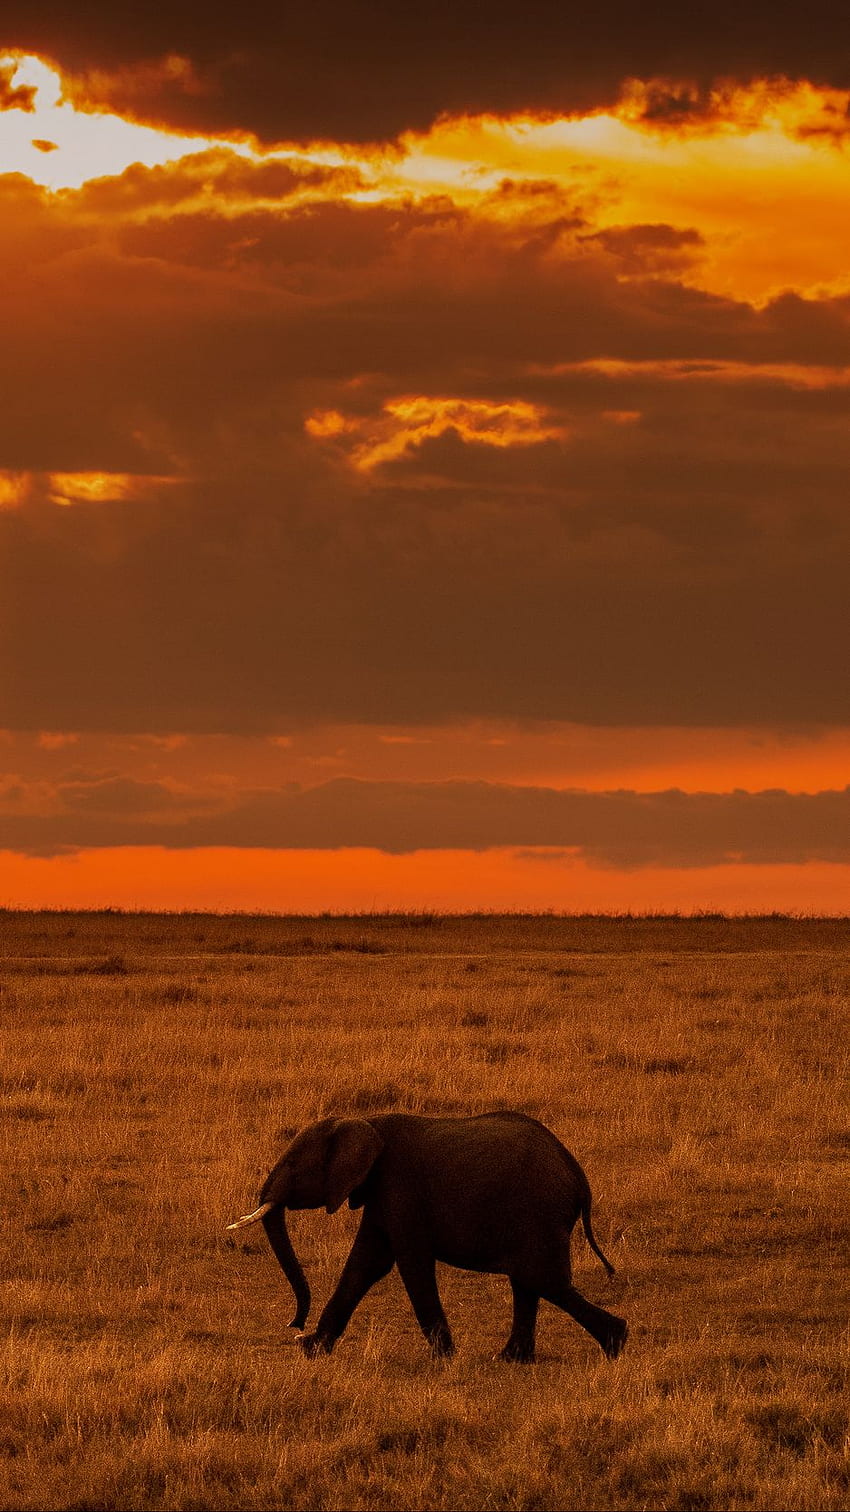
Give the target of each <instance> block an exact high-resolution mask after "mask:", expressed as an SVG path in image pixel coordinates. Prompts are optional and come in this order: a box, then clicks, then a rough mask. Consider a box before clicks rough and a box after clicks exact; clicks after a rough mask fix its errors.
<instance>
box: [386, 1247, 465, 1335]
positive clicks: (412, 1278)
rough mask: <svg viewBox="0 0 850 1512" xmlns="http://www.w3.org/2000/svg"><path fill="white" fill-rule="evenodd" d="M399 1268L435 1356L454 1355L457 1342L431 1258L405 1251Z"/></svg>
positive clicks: (401, 1256) (399, 1256)
mask: <svg viewBox="0 0 850 1512" xmlns="http://www.w3.org/2000/svg"><path fill="white" fill-rule="evenodd" d="M398 1269H399V1274H400V1276H401V1279H402V1281H403V1282H404V1285H405V1287H406V1290H407V1295H408V1296H409V1298H410V1300H411V1302H412V1304H413V1311H414V1312H415V1314H416V1321H417V1322H418V1324H419V1327H420V1328H421V1329H422V1332H423V1333H424V1335H425V1337H426V1339H427V1340H428V1343H429V1344H430V1346H431V1349H432V1351H433V1353H434V1354H435V1355H452V1354H454V1352H455V1346H454V1340H453V1339H452V1334H451V1329H450V1328H449V1325H448V1321H447V1319H446V1315H445V1313H444V1312H443V1304H442V1303H441V1301H440V1293H439V1292H438V1290H437V1267H436V1261H435V1260H434V1258H433V1256H432V1255H429V1254H427V1253H424V1252H422V1251H420V1250H414V1249H405V1251H404V1252H403V1253H400V1254H399V1255H398Z"/></svg>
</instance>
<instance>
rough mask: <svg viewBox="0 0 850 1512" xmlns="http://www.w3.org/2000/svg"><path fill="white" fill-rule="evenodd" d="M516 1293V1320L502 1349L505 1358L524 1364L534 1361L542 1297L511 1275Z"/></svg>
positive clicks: (530, 1363)
mask: <svg viewBox="0 0 850 1512" xmlns="http://www.w3.org/2000/svg"><path fill="white" fill-rule="evenodd" d="M510 1283H511V1291H512V1292H513V1294H514V1321H513V1327H512V1329H511V1336H510V1338H509V1339H508V1342H507V1344H506V1345H505V1347H504V1349H503V1350H502V1359H503V1360H515V1361H517V1362H518V1363H519V1364H522V1365H532V1364H533V1363H534V1335H535V1330H536V1328H537V1308H538V1306H539V1303H540V1298H539V1296H538V1294H537V1292H536V1291H532V1290H530V1289H529V1288H528V1287H527V1286H520V1284H519V1282H518V1281H515V1280H514V1278H513V1276H511V1277H510Z"/></svg>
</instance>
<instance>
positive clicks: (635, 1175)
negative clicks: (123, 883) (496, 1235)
mask: <svg viewBox="0 0 850 1512" xmlns="http://www.w3.org/2000/svg"><path fill="white" fill-rule="evenodd" d="M0 947H2V956H3V959H2V961H0V1011H2V1016H3V1059H2V1068H0V1092H2V1106H3V1112H4V1117H3V1121H2V1123H3V1137H4V1143H5V1147H4V1151H3V1166H2V1169H3V1182H4V1190H3V1210H4V1220H5V1221H4V1230H5V1235H6V1242H5V1246H4V1249H5V1254H4V1265H3V1276H2V1306H3V1312H4V1322H5V1329H4V1338H5V1345H4V1347H3V1352H2V1374H0V1505H1V1506H3V1507H4V1508H6V1507H8V1508H36V1507H45V1508H77V1509H84V1508H89V1509H101V1508H103V1509H109V1508H116V1509H120V1508H140V1509H141V1508H143V1509H147V1508H174V1509H204V1512H206V1509H219V1508H221V1509H231V1508H281V1507H283V1508H293V1509H294V1508H299V1509H300V1508H346V1507H352V1508H369V1509H371V1508H398V1507H401V1508H416V1509H418V1508H425V1509H431V1508H434V1509H438V1508H439V1509H442V1508H449V1507H458V1508H488V1509H490V1508H492V1509H498V1508H518V1509H521V1508H528V1509H532V1508H533V1509H538V1508H540V1509H546V1508H565V1509H572V1508H591V1507H599V1508H658V1509H668V1508H670V1509H703V1508H704V1509H713V1508H717V1509H735V1508H747V1509H750V1508H752V1509H762V1508H763V1509H767V1508H777V1507H788V1508H792V1507H793V1508H801V1509H802V1508H806V1509H808V1508H812V1509H814V1508H818V1509H820V1508H823V1509H836V1512H837V1509H841V1508H846V1507H847V1505H848V1502H849V1501H850V1457H848V1438H847V1396H846V1389H847V1379H846V1367H847V1359H848V1349H847V1346H848V1342H850V1340H848V1317H847V1301H848V1288H847V1270H846V1260H847V1237H848V1223H847V1206H846V1196H847V1185H846V1179H847V1169H848V1156H850V1134H849V1133H848V1123H850V1120H848V1117H847V1113H848V1107H847V1095H846V1089H847V1055H848V1049H847V1047H848V1041H850V1036H848V1012H847V1007H848V997H850V925H848V923H847V922H846V921H818V920H804V919H802V920H783V919H764V920H757V919H753V920H746V919H736V920H723V919H718V918H705V919H693V920H690V919H681V920H676V919H661V918H658V919H647V920H640V919H632V918H625V919H619V920H599V919H585V920H575V919H564V920H561V919H557V918H546V917H542V918H536V919H522V918H519V917H511V918H498V917H486V916H485V917H480V918H460V919H443V918H439V917H438V918H432V917H430V916H428V915H421V916H413V917H407V918H405V917H396V918H386V919H381V918H377V917H376V918H365V917H361V918H351V919H336V918H327V919H315V918H310V919H275V918H268V917H264V918H248V917H226V916H220V917H219V916H216V917H211V916H208V917H205V916H202V915H179V916H178V915H169V916H155V915H148V916H134V915H130V914H127V915H122V914H113V913H106V914H90V915H73V914H61V913H57V914H40V915H39V914H20V915H19V914H14V913H11V912H7V913H4V914H0ZM500 1106H507V1107H512V1108H518V1109H521V1110H524V1111H526V1112H529V1113H532V1114H533V1115H535V1116H536V1117H539V1118H541V1119H543V1121H544V1122H545V1123H547V1124H549V1125H550V1126H551V1127H552V1128H553V1129H554V1130H555V1131H556V1132H557V1133H558V1134H559V1135H560V1136H561V1138H563V1140H564V1141H565V1143H567V1144H568V1145H569V1146H570V1148H571V1149H573V1150H574V1151H575V1153H576V1154H577V1155H578V1156H579V1158H580V1160H581V1161H582V1163H583V1164H584V1166H585V1168H586V1170H587V1172H588V1175H589V1176H590V1179H591V1183H592V1186H593V1190H594V1195H595V1199H596V1207H595V1223H596V1230H597V1234H598V1237H599V1240H600V1243H601V1244H602V1246H603V1248H604V1249H605V1250H606V1252H607V1253H609V1254H610V1256H611V1258H612V1259H613V1261H614V1262H615V1264H616V1265H617V1267H618V1274H617V1276H616V1278H615V1279H614V1281H613V1282H608V1281H607V1280H606V1278H605V1275H604V1273H603V1271H602V1268H601V1266H599V1264H598V1262H597V1261H596V1260H595V1259H594V1258H593V1256H592V1255H591V1254H590V1252H589V1250H588V1249H587V1247H586V1245H585V1244H584V1241H583V1240H582V1239H581V1238H579V1237H576V1240H575V1243H574V1257H575V1262H576V1280H577V1284H578V1285H579V1286H580V1288H581V1289H582V1290H583V1291H585V1292H586V1294H587V1295H588V1296H589V1297H590V1298H591V1299H592V1300H594V1301H596V1302H599V1303H600V1304H602V1305H604V1306H606V1307H609V1308H610V1309H611V1310H612V1311H614V1312H618V1313H621V1314H623V1315H624V1316H625V1317H627V1319H628V1321H629V1325H630V1329H631V1337H630V1341H629V1345H628V1347H627V1350H626V1353H625V1355H624V1356H623V1357H622V1359H621V1360H619V1361H618V1362H617V1363H616V1364H613V1365H612V1364H609V1363H608V1362H607V1361H605V1360H604V1359H603V1357H602V1355H601V1354H600V1352H599V1350H598V1349H597V1347H596V1345H595V1344H594V1343H593V1341H592V1340H590V1339H589V1338H588V1337H587V1336H586V1335H585V1334H583V1333H582V1332H581V1330H580V1329H579V1328H577V1327H576V1325H575V1324H574V1323H573V1322H572V1321H571V1320H570V1319H569V1318H567V1317H566V1316H565V1315H564V1314H561V1313H560V1312H558V1311H556V1309H554V1308H551V1307H548V1306H547V1305H546V1304H543V1306H542V1308H541V1320H540V1327H539V1332H538V1351H539V1356H540V1360H539V1363H538V1364H537V1365H536V1366H526V1367H523V1366H513V1367H512V1366H508V1365H505V1364H503V1363H501V1362H497V1361H494V1360H493V1358H492V1357H493V1355H494V1353H495V1352H496V1350H497V1349H498V1348H499V1347H500V1346H501V1344H502V1343H503V1342H504V1340H505V1338H506V1337H507V1332H508V1324H509V1314H510V1307H509V1292H508V1287H507V1283H506V1282H505V1281H504V1279H502V1278H499V1277H481V1276H474V1275H471V1274H468V1273H465V1272H461V1271H452V1270H449V1269H444V1270H442V1273H441V1289H442V1293H443V1299H444V1302H445V1305H446V1311H447V1313H448V1315H449V1318H450V1321H451V1323H452V1327H453V1331H454V1335H455V1340H456V1343H457V1345H458V1354H457V1356H456V1358H455V1359H454V1360H453V1361H451V1362H450V1363H448V1364H435V1363H433V1362H432V1361H431V1359H430V1357H429V1355H428V1352H427V1350H426V1348H425V1345H424V1342H423V1340H422V1338H421V1335H420V1334H419V1330H418V1328H417V1325H416V1323H415V1320H414V1318H413V1315H412V1312H411V1309H410V1305H409V1303H408V1301H407V1298H406V1296H405V1294H404V1291H403V1289H402V1287H401V1285H400V1282H399V1281H398V1278H397V1276H396V1275H392V1276H390V1277H389V1278H388V1279H387V1280H386V1281H385V1282H383V1283H381V1285H379V1286H378V1287H376V1288H375V1289H374V1290H373V1291H372V1292H371V1293H370V1294H369V1296H368V1297H367V1298H366V1300H365V1301H364V1303H363V1304H362V1305H361V1307H360V1308H359V1309H358V1311H357V1312H356V1313H355V1315H354V1318H353V1320H352V1323H351V1326H350V1328H349V1330H348V1332H347V1334H346V1335H345V1337H344V1339H343V1340H342V1341H341V1342H340V1344H339V1345H338V1346H337V1349H336V1351H335V1353H334V1354H333V1355H332V1356H330V1357H329V1358H322V1359H316V1360H310V1361H307V1360H305V1359H303V1358H302V1356H301V1354H300V1351H299V1350H298V1349H297V1348H296V1347H295V1346H294V1344H293V1343H292V1339H291V1335H290V1334H289V1332H288V1330H287V1329H286V1327H285V1325H286V1323H287V1321H288V1319H289V1317H290V1315H291V1309H292V1298H291V1294H290V1293H289V1290H288V1288H287V1286H286V1283H285V1282H284V1280H283V1277H282V1276H281V1274H280V1272H279V1271H278V1269H277V1266H276V1264H275V1262H274V1260H273V1258H272V1256H271V1254H270V1252H269V1251H268V1249H267V1247H266V1245H265V1240H264V1238H263V1235H262V1233H260V1232H259V1231H257V1230H250V1231H248V1234H247V1236H246V1237H245V1238H244V1239H242V1238H240V1237H237V1238H236V1239H235V1240H234V1239H232V1238H230V1237H229V1236H227V1235H226V1234H225V1232H224V1230H225V1225H226V1224H227V1223H228V1222H229V1221H230V1220H231V1219H232V1218H234V1217H236V1216H237V1215H238V1214H240V1213H242V1212H244V1211H245V1210H246V1207H248V1206H249V1205H250V1204H251V1203H252V1201H253V1198H254V1196H255V1193H256V1190H257V1186H258V1183H259V1180H260V1178H261V1177H262V1175H263V1174H264V1172H265V1170H266V1168H267V1167H268V1166H269V1165H270V1164H271V1163H272V1161H273V1159H274V1158H275V1155H276V1153H277V1152H278V1151H279V1149H280V1147H281V1145H282V1144H283V1143H285V1142H286V1141H287V1139H288V1138H289V1136H290V1135H291V1133H292V1132H294V1131H295V1130H296V1129H297V1128H299V1127H301V1126H302V1125H304V1124H305V1123H308V1122H310V1121H312V1120H314V1119H316V1118H320V1117H322V1116H324V1115H325V1114H328V1113H332V1112H348V1111H352V1110H353V1111H357V1110H359V1111H360V1112H363V1113H365V1114H366V1115H368V1113H369V1112H370V1111H378V1110H386V1109H390V1108H396V1109H407V1110H410V1111H413V1112H426V1113H433V1114H440V1113H455V1112H460V1111H462V1112H472V1113H474V1112H480V1111H483V1110H485V1109H488V1108H494V1107H500ZM357 1221H358V1219H357V1215H356V1214H351V1213H349V1212H348V1211H347V1210H346V1211H343V1212H340V1213H339V1214H337V1215H336V1216H335V1217H334V1218H328V1217H327V1215H325V1214H324V1213H304V1214H300V1213H298V1214H295V1215H293V1218H292V1221H291V1230H292V1233H293V1237H294V1240H295V1244H296V1247H297V1249H298V1251H299V1254H300V1255H301V1258H302V1260H303V1262H304V1265H305V1269H306V1271H307V1274H308V1277H309V1279H310V1282H311V1285H312V1287H313V1291H314V1313H313V1316H314V1318H315V1316H316V1315H317V1311H318V1308H320V1307H321V1305H322V1302H323V1301H324V1299H325V1298H326V1297H327V1295H328V1292H329V1290H330V1289H331V1287H332V1286H333V1285H334V1284H335V1281H336V1277H337V1275H338V1272H339V1269H340V1267H341V1264H342V1261H343V1259H344V1256H345V1253H346V1251H347V1247H348V1245H349V1243H350V1240H351V1237H352V1235H353V1232H354V1229H355V1228H356V1224H357Z"/></svg>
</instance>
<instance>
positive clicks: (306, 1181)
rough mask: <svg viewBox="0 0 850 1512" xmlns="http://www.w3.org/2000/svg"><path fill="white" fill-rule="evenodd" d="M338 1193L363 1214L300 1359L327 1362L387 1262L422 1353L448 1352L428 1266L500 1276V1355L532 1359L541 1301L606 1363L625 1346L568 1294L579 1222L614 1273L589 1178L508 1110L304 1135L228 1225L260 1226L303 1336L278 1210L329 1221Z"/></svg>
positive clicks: (352, 1121)
mask: <svg viewBox="0 0 850 1512" xmlns="http://www.w3.org/2000/svg"><path fill="white" fill-rule="evenodd" d="M346 1198H347V1199H348V1205H349V1207H351V1208H362V1209H363V1216H362V1218H361V1221H360V1226H359V1229H358V1232H357V1235H356V1237H355V1240H354V1244H353V1246H352V1248H351V1252H350V1254H349V1256H348V1259H347V1261H346V1263H345V1266H344V1268H343V1271H342V1274H341V1276H340V1279H339V1282H338V1284H337V1287H336V1290H335V1291H334V1293H333V1295H332V1297H331V1298H330V1301H329V1302H328V1304H327V1306H326V1307H325V1309H324V1311H323V1312H322V1315H321V1317H320V1318H319V1321H318V1324H317V1326H316V1330H315V1332H314V1333H311V1334H303V1333H302V1335H301V1338H300V1343H301V1346H302V1348H303V1350H304V1352H305V1353H306V1354H307V1355H315V1354H317V1353H319V1352H324V1353H328V1354H329V1353H330V1351H331V1350H332V1349H333V1347H334V1345H335V1344H336V1342H337V1340H338V1339H339V1338H340V1337H341V1335H342V1334H343V1333H344V1331H345V1329H346V1327H347V1325H348V1322H349V1320H350V1318H351V1315H352V1313H353V1312H354V1309H355V1308H356V1307H357V1305H358V1304H359V1303H360V1302H361V1301H362V1299H363V1297H365V1295H366V1293H367V1291H368V1290H369V1288H370V1287H371V1286H374V1284H375V1282H376V1281H379V1280H380V1279H381V1278H382V1277H383V1276H385V1275H387V1274H388V1272H389V1271H390V1270H392V1267H393V1265H394V1264H395V1265H397V1266H398V1268H399V1272H400V1274H401V1279H402V1281H403V1282H404V1285H405V1288H406V1290H407V1294H408V1296H409V1298H410V1301H411V1303H412V1305H413V1311H414V1313H415V1314H416V1319H417V1322H418V1323H419V1326H420V1328H421V1330H422V1332H423V1334H424V1335H425V1338H426V1340H427V1342H428V1344H429V1345H430V1347H431V1350H432V1352H433V1354H434V1355H435V1356H447V1355H451V1354H452V1353H453V1352H454V1344H453V1341H452V1335H451V1331H450V1329H449V1325H448V1322H447V1321H446V1315H445V1313H444V1312H443V1308H442V1304H441V1302H440V1294H439V1292H438V1290H437V1281H436V1274H435V1266H436V1262H437V1261H438V1260H439V1261H442V1262H444V1263H445V1264H447V1265H452V1266H457V1267H459V1268H460V1269H462V1270H471V1271H481V1272H487V1273H490V1274H498V1275H506V1276H507V1277H508V1280H509V1281H510V1285H511V1290H512V1292H513V1326H512V1328H511V1332H510V1337H509V1338H508V1340H507V1343H506V1344H505V1346H504V1349H503V1350H502V1351H501V1358H502V1359H504V1360H510V1361H518V1362H524V1363H530V1362H532V1361H533V1360H534V1358H535V1332H536V1326H537V1310H538V1304H539V1301H540V1298H541V1297H543V1298H545V1299H546V1300H547V1301H548V1302H553V1303H554V1304H555V1306H556V1307H560V1308H562V1309H563V1311H564V1312H567V1313H569V1314H570V1315H571V1316H572V1317H573V1318H575V1320H576V1322H577V1323H580V1324H581V1326H582V1328H585V1329H586V1330H587V1332H588V1333H589V1334H591V1335H592V1336H593V1338H594V1339H595V1340H596V1342H597V1343H598V1344H599V1346H600V1348H601V1349H602V1351H603V1352H604V1354H605V1355H607V1356H608V1358H609V1359H611V1360H613V1359H616V1357H617V1355H618V1354H619V1353H620V1351H621V1350H622V1348H623V1345H624V1344H625V1341H626V1336H627V1333H628V1328H627V1326H626V1323H625V1320H624V1319H623V1318H618V1317H617V1316H616V1315H615V1314H614V1313H610V1312H606V1311H605V1310H604V1308H601V1307H595V1306H594V1305H593V1303H591V1302H588V1301H587V1300H586V1298H584V1297H583V1296H582V1295H581V1293H580V1292H578V1291H576V1289H575V1287H574V1286H573V1285H572V1279H571V1278H572V1272H571V1265H570V1235H571V1232H572V1229H573V1227H574V1225H575V1222H576V1219H577V1218H578V1217H579V1215H580V1216H581V1220H582V1225H583V1227H584V1232H585V1235H586V1237H587V1241H588V1243H589V1245H590V1247H591V1249H592V1250H593V1251H594V1253H595V1254H596V1255H598V1257H599V1259H600V1260H601V1261H602V1264H603V1265H604V1266H605V1269H606V1270H607V1272H608V1274H609V1276H610V1275H613V1274H614V1267H613V1266H612V1265H611V1263H610V1261H609V1260H607V1259H606V1257H605V1255H604V1254H603V1253H602V1250H601V1249H600V1248H599V1245H598V1244H597V1242H596V1239H595V1237H594V1233H593V1228H592V1226H591V1221H590V1206H591V1196H590V1186H589V1183H588V1180H587V1177H586V1176H585V1174H584V1171H583V1170H582V1168H581V1166H580V1165H579V1163H578V1161H577V1160H576V1158H575V1156H574V1155H571V1154H570V1152H569V1150H567V1149H566V1148H565V1147H564V1145H562V1144H561V1142H560V1140H559V1139H557V1138H556V1137H555V1135H554V1134H553V1133H551V1131H550V1130H549V1129H547V1128H546V1127H545V1125H544V1124H542V1123H539V1122H538V1120H537V1119H535V1118H529V1117H527V1116H526V1115H525V1114H523V1113H514V1112H496V1113H482V1114H479V1115H478V1116H475V1117H466V1118H429V1117H424V1116H419V1115H417V1114H412V1113H383V1114H380V1115H377V1116H374V1117H369V1118H323V1119H321V1120H320V1122H318V1123H314V1124H311V1125H310V1126H309V1127H308V1128H306V1129H303V1130H302V1131H301V1133H300V1134H298V1135H297V1136H296V1138H295V1139H293V1141H292V1143H291V1144H290V1146H289V1148H288V1149H287V1150H286V1151H285V1153H284V1154H283V1155H282V1156H281V1158H280V1160H279V1161H278V1162H277V1164H276V1165H275V1166H274V1168H273V1169H272V1170H271V1171H270V1172H269V1175H268V1176H267V1177H266V1180H265V1182H264V1183H263V1186H262V1189H261V1191H260V1205H259V1206H258V1207H257V1209H256V1210H255V1211H254V1212H252V1213H246V1214H245V1216H244V1217H242V1218H238V1219H237V1220H236V1221H235V1223H231V1224H228V1229H241V1228H244V1227H246V1226H247V1225H248V1224H251V1223H257V1222H259V1221H262V1223H263V1227H264V1228H265V1231H266V1235H267V1237H268V1240H269V1243H270V1244H271V1247H272V1250H273V1251H274V1254H275V1256H276V1257H277V1260H278V1262H279V1264H280V1266H281V1268H282V1270H283V1272H284V1274H285V1276H286V1278H287V1280H288V1281H289V1283H290V1285H291V1287H292V1290H293V1292H294V1294H295V1301H296V1312H295V1316H294V1318H293V1319H292V1322H291V1324H290V1327H291V1328H296V1329H300V1330H303V1328H304V1325H305V1323H306V1321H307V1315H308V1313H309V1310H310V1288H309V1286H308V1284H307V1280H306V1277H305V1275H304V1272H303V1270H302V1269H301V1265H300V1263H299V1261H298V1259H297V1257H296V1255H295V1251H294V1249H293V1247H292V1243H291V1241H290V1238H289V1234H288V1232H287V1228H286V1220H285V1217H284V1211H285V1209H286V1208H292V1209H299V1208H318V1207H324V1208H325V1209H326V1211H327V1212H328V1213H335V1212H336V1211H337V1209H338V1208H340V1207H341V1206H342V1204H343V1202H344V1201H345V1200H346Z"/></svg>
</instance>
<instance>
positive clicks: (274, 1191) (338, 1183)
mask: <svg viewBox="0 0 850 1512" xmlns="http://www.w3.org/2000/svg"><path fill="white" fill-rule="evenodd" d="M383 1144H384V1142H383V1140H382V1139H381V1137H380V1135H379V1134H378V1133H377V1132H376V1130H375V1129H373V1127H372V1125H371V1124H370V1123H368V1122H367V1121H366V1119H365V1118H323V1119H322V1120H321V1122H320V1123H315V1124H311V1126H310V1128H309V1129H304V1130H303V1131H302V1132H301V1133H300V1134H298V1135H296V1137H295V1139H293V1141H292V1144H291V1145H290V1146H289V1149H288V1150H286V1151H285V1153H284V1154H283V1155H282V1156H281V1158H280V1160H279V1161H278V1163H277V1165H276V1166H275V1167H274V1169H273V1170H271V1171H270V1172H269V1174H268V1176H267V1177H266V1179H265V1181H264V1182H263V1188H262V1191H261V1193H260V1206H259V1207H258V1208H257V1210H256V1212H254V1213H248V1214H246V1216H245V1217H244V1218H239V1219H237V1221H236V1223H232V1224H230V1225H229V1226H230V1228H243V1227H244V1226H245V1225H246V1224H248V1223H256V1221H257V1220H258V1219H262V1222H263V1227H264V1229H265V1231H266V1235H267V1237H268V1240H269V1243H270V1244H271V1247H272V1249H273V1250H274V1252H275V1255H276V1256H277V1259H278V1262H279V1264H280V1266H281V1269H282V1270H283V1273H284V1275H285V1276H286V1279H287V1281H288V1282H289V1284H290V1286H291V1287H292V1290H293V1291H294V1293H295V1301H296V1312H295V1317H294V1318H293V1320H292V1322H291V1324H290V1328H303V1327H304V1324H305V1323H306V1321H307V1314H308V1312H309V1310H310V1288H309V1286H308V1285H307V1279H306V1277H305V1275H304V1272H303V1270H302V1269H301V1265H300V1263H299V1260H298V1257H297V1255H296V1254H295V1251H294V1249H293V1248H292V1242H291V1240H290V1238H289V1233H288V1231H287V1227H286V1219H285V1218H284V1210H285V1209H286V1208H318V1207H323V1208H325V1209H326V1210H327V1211H328V1212H329V1213H335V1212H336V1210H337V1208H339V1207H341V1206H342V1204H343V1203H344V1201H345V1199H346V1197H348V1198H350V1197H351V1194H352V1193H353V1192H354V1191H355V1189H356V1188H357V1187H359V1186H360V1185H361V1184H362V1183H363V1182H364V1181H365V1180H366V1177H367V1176H368V1174H369V1172H370V1170H371V1169H372V1166H373V1165H374V1163H375V1161H376V1160H377V1158H378V1156H379V1155H380V1153H381V1150H382V1149H383ZM361 1205H362V1204H361V1202H359V1201H357V1200H354V1201H352V1203H351V1206H352V1207H359V1206H361Z"/></svg>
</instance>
